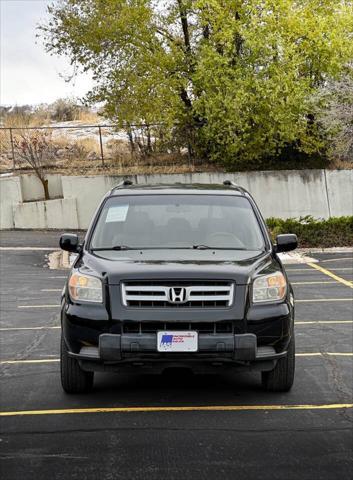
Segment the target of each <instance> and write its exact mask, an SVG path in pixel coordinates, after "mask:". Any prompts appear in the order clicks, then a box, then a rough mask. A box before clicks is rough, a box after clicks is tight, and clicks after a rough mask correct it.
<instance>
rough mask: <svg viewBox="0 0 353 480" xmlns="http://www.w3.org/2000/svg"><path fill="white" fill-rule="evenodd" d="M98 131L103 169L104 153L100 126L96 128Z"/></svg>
mask: <svg viewBox="0 0 353 480" xmlns="http://www.w3.org/2000/svg"><path fill="white" fill-rule="evenodd" d="M98 130H99V144H100V148H101V159H102V166H103V167H104V152H103V141H102V128H101V126H100V125H99V127H98Z"/></svg>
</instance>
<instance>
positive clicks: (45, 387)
mask: <svg viewBox="0 0 353 480" xmlns="http://www.w3.org/2000/svg"><path fill="white" fill-rule="evenodd" d="M45 240H46V241H47V245H45V244H43V239H39V238H38V234H37V237H36V236H35V235H34V234H31V238H30V239H27V240H25V239H23V238H22V240H21V241H20V240H19V239H18V238H17V239H16V242H15V243H16V246H17V247H19V248H21V245H22V246H23V244H24V243H25V244H26V246H28V245H29V243H28V242H29V241H32V242H35V243H32V244H31V245H32V246H38V248H45V247H50V248H54V247H55V244H54V241H55V242H56V239H55V236H54V235H50V236H48V237H46V239H45ZM8 245H9V243H6V239H5V241H4V239H3V240H2V247H7V246H8ZM48 252H49V251H45V250H34V249H32V250H21V249H18V250H1V251H0V255H1V298H0V300H1V320H0V339H1V348H0V374H1V377H2V378H1V381H2V388H1V396H0V412H1V413H0V420H1V432H2V433H1V443H0V445H1V450H2V453H1V461H2V470H1V471H2V473H3V478H6V479H19V478H26V479H36V480H41V479H47V478H49V477H51V478H55V479H67V478H72V479H76V478H77V479H78V478H79V479H82V478H85V479H105V478H106V479H108V478H109V479H110V478H111V479H120V478H121V479H123V478H124V479H131V480H132V479H134V480H135V479H140V478H141V479H142V478H143V479H145V478H146V477H149V478H150V479H162V478H163V479H164V478H168V479H178V480H180V478H182V479H199V478H200V479H204V478H205V479H206V478H207V479H208V480H209V479H213V478H215V479H216V478H217V479H218V478H225V479H230V478H232V479H233V478H238V479H243V478H244V479H245V478H246V479H253V478H262V479H271V480H272V479H283V478H286V479H298V478H301V479H310V480H312V479H313V478H315V479H316V478H317V479H319V478H320V479H325V480H326V479H327V480H331V479H336V478H337V479H338V478H339V479H342V478H348V477H349V476H350V474H351V471H352V467H353V457H352V449H351V445H352V441H353V434H352V411H353V399H352V365H353V348H352V344H353V313H352V306H353V303H352V301H353V283H352V282H353V253H349V252H347V253H334V254H333V253H330V254H323V253H322V254H315V255H313V256H314V257H315V258H318V259H319V262H318V263H315V264H310V265H307V264H301V265H289V266H288V267H287V272H288V275H289V278H290V281H291V282H292V284H293V288H294V291H295V297H296V300H297V304H296V342H297V363H296V380H295V384H294V387H293V389H292V390H291V392H289V393H286V394H273V393H265V392H263V391H262V389H261V386H260V378H259V375H258V374H255V373H254V374H251V375H249V374H246V375H245V374H244V375H243V374H242V375H232V374H227V375H224V374H221V373H220V374H219V375H213V376H209V375H193V374H192V373H190V372H185V371H168V372H165V373H164V374H163V375H161V376H156V375H132V376H127V375H113V374H101V375H97V376H96V380H95V388H94V391H93V392H92V393H90V394H88V395H81V396H68V395H66V394H64V393H63V391H62V389H61V385H60V378H59V376H60V372H59V362H58V356H59V338H60V328H59V323H60V322H59V308H58V305H59V301H60V291H61V289H62V287H63V284H64V282H65V272H63V271H60V270H50V269H48V268H47V267H46V254H47V253H48ZM317 267H320V268H317Z"/></svg>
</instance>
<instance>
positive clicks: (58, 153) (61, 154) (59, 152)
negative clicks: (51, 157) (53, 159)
mask: <svg viewBox="0 0 353 480" xmlns="http://www.w3.org/2000/svg"><path fill="white" fill-rule="evenodd" d="M66 155H67V151H66V150H65V148H59V150H57V151H56V156H57V157H59V158H63V157H66Z"/></svg>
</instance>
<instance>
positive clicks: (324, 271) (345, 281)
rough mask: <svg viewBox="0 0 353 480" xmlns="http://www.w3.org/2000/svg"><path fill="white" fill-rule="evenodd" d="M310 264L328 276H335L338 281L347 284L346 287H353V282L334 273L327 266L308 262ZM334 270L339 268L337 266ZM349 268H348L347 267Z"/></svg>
mask: <svg viewBox="0 0 353 480" xmlns="http://www.w3.org/2000/svg"><path fill="white" fill-rule="evenodd" d="M308 265H309V266H310V267H312V268H315V269H316V270H318V271H319V272H321V273H324V274H325V275H327V276H328V277H331V278H333V279H334V280H336V281H337V282H340V283H342V284H343V285H345V286H346V287H349V288H353V282H350V281H348V280H345V279H344V278H342V277H339V276H338V275H335V274H334V273H332V272H331V271H330V270H327V269H326V268H323V267H320V266H319V265H316V263H308ZM332 270H338V269H337V268H335V269H332ZM341 270H342V269H341ZM347 270H348V269H347Z"/></svg>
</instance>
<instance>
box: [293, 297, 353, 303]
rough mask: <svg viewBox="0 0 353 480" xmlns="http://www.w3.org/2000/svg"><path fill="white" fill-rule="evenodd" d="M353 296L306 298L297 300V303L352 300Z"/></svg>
mask: <svg viewBox="0 0 353 480" xmlns="http://www.w3.org/2000/svg"><path fill="white" fill-rule="evenodd" d="M352 301H353V298H308V299H305V300H295V303H309V302H352Z"/></svg>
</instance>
